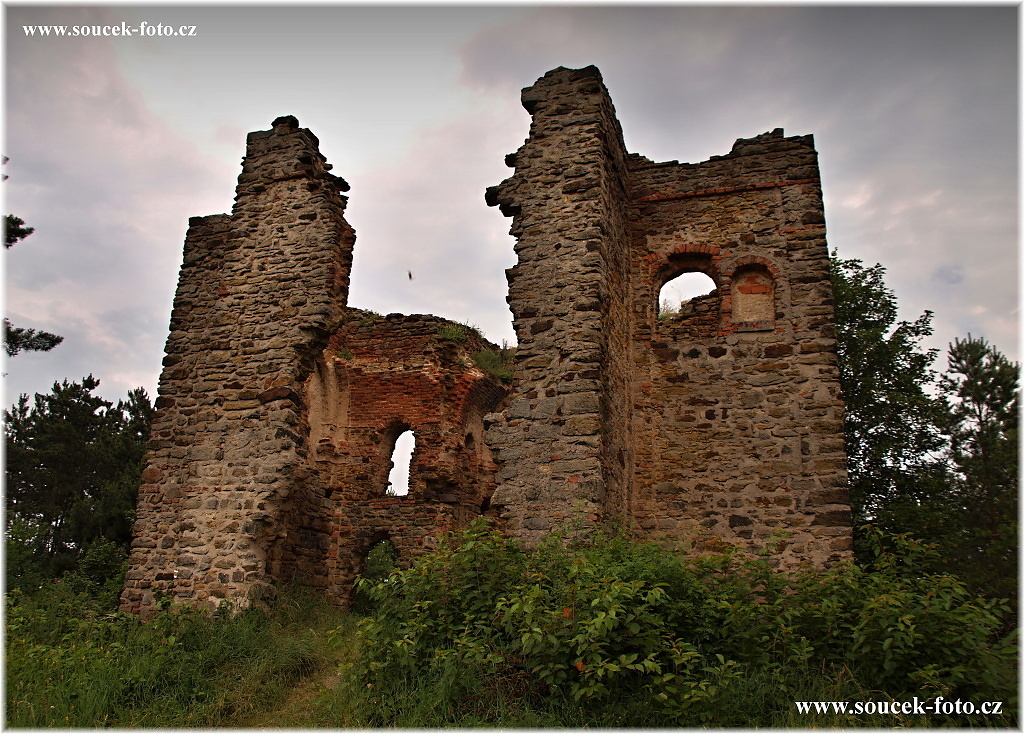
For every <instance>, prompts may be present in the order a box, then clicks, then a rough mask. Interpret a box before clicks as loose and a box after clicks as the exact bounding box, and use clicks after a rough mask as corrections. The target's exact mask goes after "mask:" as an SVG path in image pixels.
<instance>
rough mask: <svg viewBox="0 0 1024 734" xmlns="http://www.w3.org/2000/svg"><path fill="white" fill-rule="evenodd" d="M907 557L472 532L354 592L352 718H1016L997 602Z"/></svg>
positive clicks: (417, 721)
mask: <svg viewBox="0 0 1024 734" xmlns="http://www.w3.org/2000/svg"><path fill="white" fill-rule="evenodd" d="M905 550H906V554H907V555H906V557H904V558H903V559H902V560H901V561H899V562H896V561H895V560H886V559H884V558H879V559H878V561H877V562H876V563H875V568H876V569H877V570H874V571H871V572H868V571H864V570H862V569H859V568H857V567H855V566H853V565H843V566H840V567H838V568H835V569H833V570H830V571H827V572H815V571H812V570H801V571H795V572H791V573H780V572H777V571H773V570H772V569H771V565H770V563H769V561H768V559H746V558H743V559H741V558H738V557H734V556H722V557H716V558H706V559H701V560H687V559H685V558H683V557H682V556H681V555H679V554H677V553H675V552H672V551H668V550H666V549H664V548H662V547H660V546H658V545H656V544H653V543H649V542H635V541H630V540H628V539H626V538H623V537H615V536H613V537H607V536H603V535H601V534H592V535H590V536H583V537H582V539H578V540H575V541H572V542H569V541H567V540H566V539H565V538H554V539H553V540H551V542H549V543H547V544H545V545H543V546H542V547H541V548H539V549H538V550H536V551H532V552H528V553H527V552H524V551H522V550H520V548H519V547H518V545H517V544H516V543H515V542H514V541H512V540H509V539H507V538H504V537H503V536H501V535H500V534H499V533H496V532H494V531H490V530H488V529H487V528H486V526H485V525H484V524H483V523H482V522H478V523H477V524H474V525H473V526H472V527H471V528H470V529H469V530H468V531H466V532H464V533H462V534H458V535H453V536H450V537H449V538H447V539H445V541H444V542H443V543H442V545H441V547H440V548H439V549H438V551H437V552H436V553H433V554H431V555H428V556H426V557H424V558H422V559H421V560H420V561H419V562H418V563H417V564H415V565H414V566H413V567H412V568H410V569H408V570H406V571H401V572H398V573H396V574H394V575H392V576H391V577H390V579H389V580H388V581H387V582H386V583H381V582H376V583H375V582H371V581H369V580H363V581H361V582H360V585H361V589H362V591H363V592H364V593H366V594H367V595H368V596H370V597H371V598H372V599H373V600H374V603H375V605H376V606H375V608H376V611H375V613H374V615H373V616H372V617H370V618H368V619H366V620H364V621H363V622H362V623H361V624H360V627H359V635H360V638H361V641H362V653H363V655H362V660H361V662H360V664H359V666H358V667H357V668H356V669H355V672H356V673H357V674H358V680H359V681H360V683H359V688H360V689H361V691H362V692H363V694H364V695H366V696H368V697H369V698H368V699H367V701H368V709H369V713H368V714H367V721H366V722H365V723H366V725H372V726H382V725H386V726H408V725H412V726H425V725H452V724H461V725H466V724H467V722H474V723H494V721H497V720H503V719H500V718H494V717H496V714H495V712H496V711H498V710H501V709H503V708H504V709H507V708H508V706H509V702H512V705H513V707H514V708H516V709H517V710H520V711H524V712H530V715H531V716H533V717H534V718H533V719H531V718H530V717H529V716H527V717H526V718H522V717H521V718H520V719H518V722H519V724H520V725H524V724H523V722H525V721H531V720H532V721H534V722H536V721H537V720H539V721H542V722H545V724H550V725H563V726H613V725H627V726H693V725H711V724H713V725H742V726H773V725H793V724H794V723H797V724H803V725H807V724H811V723H814V722H812V721H811V720H810V718H811V717H805V720H804V721H802V722H801V721H800V720H799V719H796V720H794V717H793V708H794V703H793V702H794V701H797V700H826V699H828V700H841V699H858V700H864V701H868V700H880V699H883V698H884V697H885V696H891V697H893V698H894V699H896V700H909V699H910V698H911V697H913V696H915V695H916V696H918V697H920V698H928V697H931V696H934V695H944V696H945V697H946V698H947V699H951V698H957V697H959V698H961V699H963V700H974V701H983V700H1002V701H1004V702H1005V704H1006V707H1005V709H1004V711H1010V712H1011V713H1009V714H1008V715H1007V716H1004V717H1003V718H1002V719H995V718H993V719H985V720H981V719H978V718H974V719H971V721H970V723H973V724H978V723H982V724H990V725H991V724H1001V725H1005V724H1007V723H1012V722H1014V721H1015V720H1016V719H1015V711H1016V706H1017V702H1016V694H1015V690H1016V677H1015V676H1016V672H1015V654H1016V649H1015V647H1014V646H1013V644H1012V641H1011V640H1010V639H1008V638H1000V633H999V630H1000V623H1001V622H1000V614H1001V611H1002V609H1001V602H996V601H986V600H981V599H975V598H973V597H972V596H971V595H969V594H968V593H967V592H966V590H965V587H964V585H963V583H962V582H960V581H958V580H957V579H955V578H953V577H949V576H924V575H914V574H913V573H910V572H908V569H911V568H913V567H914V565H915V561H914V554H915V553H920V552H924V551H922V550H921V549H918V548H914V547H912V546H906V548H905ZM822 681H831V683H830V684H829V685H828V686H825V685H823V682H822ZM474 712H476V713H475V714H474ZM481 712H484V713H481ZM488 712H489V713H488ZM474 715H476V716H479V717H482V718H472V717H473V716H474ZM524 716H525V714H524ZM466 717H470V718H468V719H467V718H466ZM489 717H491V718H489ZM538 717H539V718H538ZM965 721H966V720H965ZM514 723H515V722H511V723H510V725H512V724H514ZM828 723H829V724H830V725H845V724H868V725H876V726H877V725H891V723H892V720H891V719H890V720H889V721H886V720H885V719H884V717H860V718H859V719H854V718H853V717H852V716H850V717H841V718H840V719H839V720H836V721H832V720H830V721H829V722H828ZM900 723H903V724H910V725H933V724H935V723H964V722H957V720H955V719H945V718H940V719H934V718H928V717H920V716H918V717H916V719H915V718H913V717H906V720H903V719H901V720H900Z"/></svg>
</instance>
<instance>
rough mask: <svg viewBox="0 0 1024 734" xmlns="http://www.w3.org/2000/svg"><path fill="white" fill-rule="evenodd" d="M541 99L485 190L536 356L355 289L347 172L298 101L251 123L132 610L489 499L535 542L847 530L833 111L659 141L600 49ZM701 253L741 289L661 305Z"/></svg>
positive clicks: (152, 467) (155, 436) (354, 570)
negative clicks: (615, 96) (578, 529)
mask: <svg viewBox="0 0 1024 734" xmlns="http://www.w3.org/2000/svg"><path fill="white" fill-rule="evenodd" d="M522 102H523V106H524V107H525V108H526V110H527V111H528V112H529V113H530V115H531V116H532V124H531V128H530V136H529V138H528V139H527V140H526V142H525V143H524V144H523V146H522V147H521V148H520V149H519V150H518V151H517V152H515V153H513V154H510V155H509V156H508V157H507V158H506V163H507V164H508V165H509V166H510V167H513V168H514V169H515V174H514V175H513V176H512V177H511V178H509V179H507V180H506V181H504V182H503V183H501V184H500V185H499V186H495V187H492V188H490V189H488V190H487V192H486V197H485V198H486V202H487V204H489V205H492V206H498V207H499V208H500V210H501V212H502V213H503V214H504V215H505V216H508V217H511V218H512V228H511V234H513V235H514V236H515V238H516V245H515V251H516V253H517V254H518V263H517V264H516V265H515V267H512V268H510V269H509V270H508V271H507V272H506V275H507V278H508V283H509V291H508V303H509V305H510V306H511V310H512V313H513V316H514V325H515V330H516V335H517V340H518V344H517V349H516V351H515V355H514V361H513V368H514V379H512V380H511V381H506V380H507V376H506V377H505V379H503V376H501V375H499V374H497V373H496V371H495V370H493V369H487V365H488V364H493V361H494V358H496V357H500V356H501V350H499V348H498V347H497V346H496V345H494V344H491V343H489V342H487V341H486V340H485V339H483V338H482V337H481V336H480V335H479V334H478V333H476V332H475V331H473V330H472V329H469V328H467V327H464V326H462V325H459V324H455V323H452V322H449V321H446V320H444V319H441V318H438V317H434V316H423V315H414V316H404V315H400V314H389V315H387V316H380V315H378V314H374V313H371V312H368V311H363V310H359V309H357V308H353V307H350V306H349V305H348V289H349V273H350V269H351V264H352V248H353V244H354V242H355V232H354V231H353V229H352V227H350V226H349V225H348V223H347V222H346V221H345V217H344V212H345V205H346V202H347V197H346V196H344V195H343V194H342V192H344V191H347V190H348V185H347V184H346V183H345V181H344V180H342V179H341V178H339V177H337V176H335V175H333V174H331V173H330V171H331V166H330V165H329V164H328V163H327V162H326V160H325V159H324V157H323V156H322V155H321V154H320V152H319V150H318V141H317V138H316V136H314V135H313V133H311V132H310V131H309V130H306V129H303V128H300V127H299V124H298V122H297V120H296V119H295V118H294V117H281V118H278V119H277V120H275V121H274V123H273V127H272V129H271V130H268V131H262V132H254V133H250V134H249V136H248V140H247V151H246V155H245V158H244V160H243V162H242V172H241V175H240V176H239V178H238V187H237V193H236V197H235V204H234V206H233V209H232V212H231V214H230V215H224V214H221V215H214V216H207V217H195V218H192V219H190V220H189V230H188V234H187V236H186V240H185V247H184V258H183V263H182V266H181V273H180V278H179V282H178V289H177V294H176V297H175V301H174V309H173V312H172V315H171V323H170V335H169V337H168V339H167V347H166V357H165V358H164V361H163V365H164V367H163V372H162V375H161V378H160V386H159V393H158V397H157V400H156V406H157V413H156V417H155V420H154V422H153V427H152V434H151V438H150V443H149V453H148V460H147V466H146V468H145V470H144V472H143V479H142V486H141V488H140V490H139V498H138V510H137V519H136V524H135V539H134V542H133V544H132V552H131V566H130V570H129V572H128V577H127V583H126V586H125V589H124V592H123V595H122V608H123V609H126V610H130V611H133V612H137V613H142V614H147V613H148V612H149V611H150V610H151V609H152V608H153V605H154V603H155V600H156V598H157V596H164V597H167V598H170V599H172V600H175V601H180V602H185V603H192V604H199V605H205V606H208V607H214V606H216V605H218V604H219V603H221V602H222V601H224V600H231V601H232V602H234V603H235V605H236V607H244V606H246V605H248V604H249V603H250V602H251V601H252V600H255V599H260V598H269V597H272V596H273V595H274V593H275V589H276V588H277V587H278V586H279V585H281V584H282V583H287V582H292V581H296V582H298V583H302V584H305V585H308V586H311V587H315V588H318V589H322V590H323V591H324V592H325V593H326V594H328V595H329V596H330V597H332V598H333V599H335V600H336V601H337V602H338V603H339V604H345V603H346V602H347V600H348V598H349V595H350V593H351V589H352V585H353V581H354V579H355V578H356V576H357V575H358V574H359V573H360V572H361V571H362V570H363V569H364V567H365V560H366V556H367V554H368V553H369V551H370V549H371V548H372V547H373V546H374V545H375V544H376V543H378V542H380V541H382V540H389V541H390V542H391V543H392V544H393V545H394V547H395V549H396V550H397V552H398V554H399V558H400V560H401V562H403V563H407V562H408V561H409V560H410V559H412V558H414V557H415V556H416V555H417V554H420V553H423V552H424V551H426V550H428V549H430V548H431V547H433V546H434V544H435V543H436V538H437V536H438V535H439V534H440V533H441V532H443V531H446V530H450V529H459V528H463V527H465V526H467V525H468V524H469V523H470V522H471V521H472V520H473V518H476V517H478V516H480V515H486V516H489V517H492V518H494V519H495V521H496V522H497V523H498V526H499V527H501V528H503V530H504V531H505V532H506V533H508V534H510V535H513V536H517V537H519V538H521V539H522V541H523V542H524V543H525V544H527V545H530V544H534V543H536V542H537V541H539V540H540V539H541V538H543V537H544V536H545V535H546V534H548V533H549V532H551V531H552V530H553V529H555V528H557V527H559V526H560V525H562V524H564V523H567V522H569V521H572V522H575V523H577V524H578V526H579V524H582V527H584V528H586V527H589V526H597V525H599V524H602V523H605V522H607V521H615V522H617V523H620V524H625V525H626V526H627V527H630V528H632V530H633V532H634V533H635V534H637V535H638V536H643V537H652V538H657V539H660V540H663V541H664V542H667V543H671V544H674V545H677V546H682V547H685V548H687V549H690V550H691V551H692V552H694V553H706V552H713V551H717V550H722V549H724V548H727V547H730V546H732V547H737V548H739V549H740V550H743V551H747V552H756V551H757V550H759V549H761V548H764V547H770V548H771V550H772V551H773V557H774V558H775V559H777V562H778V563H779V564H780V565H782V566H794V565H798V564H803V563H811V564H814V565H815V566H818V567H823V566H827V565H829V564H831V563H833V562H835V561H837V560H840V559H843V558H846V557H848V556H849V553H850V550H851V547H852V531H851V524H850V523H851V517H850V508H849V499H848V494H847V489H846V473H845V452H844V445H843V416H842V411H843V404H842V401H841V396H840V390H839V376H838V368H837V363H836V355H835V329H834V316H833V307H832V290H831V284H830V281H829V268H828V250H827V246H826V242H825V219H824V215H823V207H822V198H821V183H820V178H819V173H818V165H817V154H816V152H815V150H814V146H813V139H812V137H811V136H809V135H808V136H796V137H785V136H784V135H783V132H782V130H775V131H773V132H770V133H765V134H762V135H758V136H757V137H754V138H750V139H741V140H737V141H736V143H735V145H734V146H733V148H732V150H731V151H730V152H729V153H728V154H726V155H721V156H715V157H713V158H711V159H710V160H708V161H705V162H702V163H693V164H688V163H683V164H680V163H677V162H676V161H670V162H666V163H655V162H653V161H651V160H648V159H647V158H645V157H643V156H640V155H637V154H633V153H628V152H626V149H625V147H624V144H623V140H622V132H621V128H620V126H619V123H618V121H617V119H616V116H615V112H614V108H613V107H612V102H611V99H610V97H609V95H608V92H607V90H606V88H605V86H604V84H603V82H602V80H601V76H600V73H599V72H598V70H597V69H596V68H594V67H588V68H585V69H578V70H572V69H565V68H559V69H555V70H554V71H551V72H549V73H548V74H546V75H545V76H544V77H542V78H541V79H539V80H538V81H537V82H536V84H534V85H533V86H531V87H528V88H526V89H524V90H523V93H522ZM688 272H700V273H705V274H706V275H708V276H710V278H711V279H712V280H713V281H714V283H715V286H716V289H715V290H714V291H713V292H712V293H710V294H709V295H706V296H703V297H700V298H696V299H693V300H692V301H690V302H689V303H687V304H684V306H685V307H684V308H683V309H682V310H681V311H680V312H679V313H678V314H671V315H666V314H660V313H659V292H660V289H661V288H662V286H663V285H664V284H665V283H666V282H668V281H670V280H672V279H673V278H675V277H676V276H678V275H680V274H682V273H688ZM488 355H490V358H489V359H484V357H488ZM406 431H412V432H413V434H414V436H415V438H416V449H415V452H414V454H413V457H412V459H411V464H410V481H409V491H408V494H407V495H404V496H396V495H395V494H392V493H390V492H388V491H387V490H388V473H389V470H390V468H391V466H392V463H393V452H394V447H395V441H396V439H397V438H398V436H399V435H400V434H402V433H403V432H406Z"/></svg>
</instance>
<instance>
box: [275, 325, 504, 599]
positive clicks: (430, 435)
mask: <svg viewBox="0 0 1024 734" xmlns="http://www.w3.org/2000/svg"><path fill="white" fill-rule="evenodd" d="M495 349H496V347H495V346H494V345H493V344H490V343H489V342H487V341H486V340H484V339H482V338H481V337H480V336H479V335H478V334H477V333H475V332H474V331H473V330H472V329H469V328H468V327H465V326H462V325H459V324H453V323H452V322H449V321H446V320H444V319H440V318H438V317H436V316H401V315H399V314H391V315H389V316H387V317H382V316H379V315H377V314H372V313H369V312H366V311H357V310H355V309H352V310H350V311H349V312H348V314H346V317H345V321H344V323H343V324H342V326H341V327H340V328H339V329H338V330H337V331H336V332H335V333H334V334H333V335H332V336H331V339H330V343H329V345H328V348H327V349H326V350H325V351H324V354H323V358H322V359H321V360H320V361H318V364H317V368H316V370H315V371H314V373H313V374H312V375H310V378H309V381H308V382H307V386H306V395H307V399H308V402H309V414H308V416H309V417H308V420H309V427H310V434H309V439H310V455H311V458H312V461H313V465H314V466H315V468H316V473H317V479H318V481H317V486H318V487H320V488H322V489H321V491H319V492H318V493H317V494H316V495H315V496H311V497H310V501H309V502H308V503H307V505H306V506H305V508H304V510H303V511H301V512H296V513H294V515H293V523H294V526H295V528H296V532H294V533H293V534H292V536H293V537H294V538H295V539H296V543H295V544H294V546H293V547H292V548H291V556H292V558H293V563H292V568H291V569H289V570H287V572H286V573H283V574H282V577H283V578H290V577H292V576H299V577H300V578H301V579H302V580H303V581H304V582H305V583H308V584H312V585H315V586H320V587H323V588H325V589H327V591H328V592H329V593H330V594H331V595H332V596H333V597H335V598H339V599H344V598H346V597H347V596H348V593H349V591H350V589H351V585H352V582H353V581H354V579H355V576H356V574H358V573H360V572H361V571H362V570H363V566H364V563H365V559H366V555H367V554H368V553H369V551H370V549H371V548H372V547H373V545H374V544H375V543H377V542H379V541H381V540H389V541H390V542H391V543H392V544H393V545H394V547H395V549H396V550H397V551H398V556H399V559H400V563H401V564H402V565H406V564H407V563H408V562H409V561H410V560H411V559H412V558H414V557H415V556H416V555H418V554H419V553H422V552H424V551H425V550H428V549H430V548H432V547H433V545H434V541H435V538H436V536H437V535H438V534H439V533H440V532H443V531H445V530H451V529H458V528H464V527H466V526H467V525H468V524H469V523H470V521H472V519H473V518H475V517H478V516H480V515H482V514H486V513H488V511H489V500H490V497H491V494H492V493H493V491H494V474H495V469H496V467H495V465H494V462H493V461H492V459H491V453H490V450H489V449H488V447H487V445H486V444H485V443H484V441H483V432H484V428H483V417H484V415H485V414H487V413H490V412H491V411H493V410H495V409H497V408H499V407H501V405H502V400H503V399H504V397H505V393H506V387H505V385H504V383H503V382H502V381H501V380H500V379H498V378H496V377H493V376H491V375H488V374H487V373H485V372H484V371H483V370H481V369H480V368H479V367H478V366H477V365H476V363H475V361H474V355H477V354H479V353H480V352H483V351H493V350H495ZM407 430H408V431H412V432H413V435H414V437H415V442H416V444H415V451H414V453H413V456H412V461H411V463H410V471H409V475H410V476H409V492H408V494H407V495H403V496H396V495H394V494H389V493H388V492H387V489H388V485H387V482H388V473H389V471H390V470H391V468H392V466H393V463H394V462H393V460H392V454H393V451H394V447H395V441H396V439H397V438H398V436H399V435H400V434H401V433H403V432H404V431H407Z"/></svg>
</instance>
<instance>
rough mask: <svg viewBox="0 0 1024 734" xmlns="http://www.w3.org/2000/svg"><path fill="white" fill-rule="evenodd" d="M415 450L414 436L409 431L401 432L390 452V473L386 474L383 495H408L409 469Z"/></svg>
mask: <svg viewBox="0 0 1024 734" xmlns="http://www.w3.org/2000/svg"><path fill="white" fill-rule="evenodd" d="M415 450H416V435H415V434H414V433H413V432H412V431H409V430H406V431H403V432H402V433H401V435H399V436H398V438H397V439H396V440H395V448H394V449H393V450H392V452H391V471H390V472H389V473H388V486H387V489H386V490H385V494H387V495H389V496H392V497H404V496H406V495H407V494H409V467H410V466H411V464H412V454H413V451H415Z"/></svg>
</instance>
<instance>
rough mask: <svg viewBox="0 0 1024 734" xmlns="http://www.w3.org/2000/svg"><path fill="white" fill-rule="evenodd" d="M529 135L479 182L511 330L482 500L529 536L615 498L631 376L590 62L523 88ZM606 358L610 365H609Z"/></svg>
mask: <svg viewBox="0 0 1024 734" xmlns="http://www.w3.org/2000/svg"><path fill="white" fill-rule="evenodd" d="M523 106H524V107H526V109H527V110H528V111H529V112H530V113H531V115H532V116H533V122H532V125H531V128H530V138H529V139H528V140H527V141H526V143H525V144H524V145H523V146H522V147H521V148H520V149H519V150H518V151H517V152H516V153H515V154H514V155H512V156H509V158H508V160H507V162H508V163H510V164H511V165H514V166H515V169H516V172H515V175H514V176H513V177H512V178H510V179H508V180H506V181H505V182H503V183H502V184H501V185H500V186H497V187H494V188H492V189H490V190H488V192H487V200H488V202H489V203H490V204H492V205H493V204H498V205H499V206H500V207H501V209H502V212H503V213H505V214H506V215H509V216H512V217H513V221H512V229H511V233H512V234H513V235H515V236H516V237H517V239H518V242H517V244H516V252H517V253H518V255H519V262H518V264H517V265H516V266H515V267H513V268H511V269H509V270H508V271H507V276H508V281H509V295H508V302H509V305H510V307H511V309H512V314H513V316H514V325H515V329H516V336H517V339H518V348H517V353H516V364H517V371H516V387H515V391H514V393H513V396H512V399H511V404H510V406H509V409H508V410H507V411H506V413H505V414H503V415H502V416H493V417H492V419H491V423H490V427H489V431H488V442H489V443H490V444H491V446H492V448H493V449H494V451H495V458H496V460H497V462H498V465H499V470H498V478H497V479H498V490H497V491H496V492H495V495H494V497H493V498H492V501H491V502H492V505H494V506H495V507H496V508H499V509H501V511H502V517H503V518H504V520H505V521H506V523H507V524H508V528H509V531H510V532H512V533H514V534H516V535H519V536H521V537H522V538H523V539H524V540H525V541H526V542H527V543H528V544H530V543H533V542H536V541H537V540H539V539H540V538H542V537H543V536H544V535H545V534H547V533H548V532H550V531H551V530H552V529H554V527H555V526H556V525H558V524H559V523H561V522H563V521H566V520H569V519H571V518H575V517H578V518H582V519H583V520H584V523H585V524H588V525H592V524H594V523H597V522H599V521H600V520H601V519H602V518H603V517H604V516H605V515H606V514H607V509H608V505H609V502H614V500H613V498H621V497H623V496H625V495H626V489H625V485H626V483H627V482H628V479H629V477H628V470H627V466H628V459H627V457H628V450H627V449H625V448H624V447H625V446H626V445H628V444H629V442H630V432H631V427H630V423H629V420H628V417H627V416H628V405H629V399H628V394H629V387H630V381H629V380H628V378H627V377H626V375H625V374H624V372H623V370H622V369H618V368H617V367H616V365H617V364H618V363H617V359H618V357H617V356H616V354H618V355H621V354H622V353H623V352H628V349H629V344H628V331H627V330H626V329H624V328H623V327H616V328H609V327H610V324H611V323H612V322H613V321H615V320H627V319H628V318H629V317H630V310H629V308H628V306H627V303H628V301H627V300H624V299H628V293H629V290H628V288H626V287H623V286H624V285H625V284H626V283H628V273H629V267H630V263H629V257H628V248H629V244H628V237H627V232H626V226H625V221H626V217H625V213H624V211H623V203H624V193H625V185H626V184H625V180H626V175H627V171H626V162H625V149H624V147H623V145H622V132H621V129H620V128H619V124H618V122H617V120H616V119H615V113H614V110H613V109H612V105H611V100H610V99H609V98H608V95H607V92H605V90H604V86H603V84H602V83H601V79H600V74H598V73H597V70H596V69H594V68H593V67H589V68H587V69H581V70H576V71H570V70H556V71H555V72H551V73H549V74H547V75H546V76H544V77H543V78H541V79H540V80H538V81H537V83H536V84H535V85H534V86H532V87H529V88H527V89H525V90H523ZM610 365H611V366H610Z"/></svg>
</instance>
